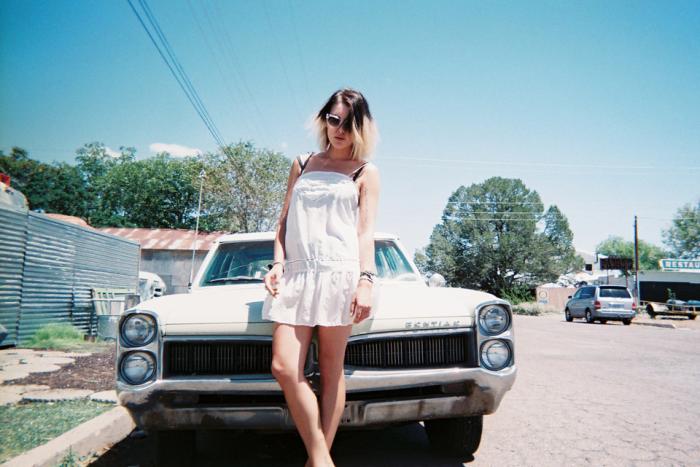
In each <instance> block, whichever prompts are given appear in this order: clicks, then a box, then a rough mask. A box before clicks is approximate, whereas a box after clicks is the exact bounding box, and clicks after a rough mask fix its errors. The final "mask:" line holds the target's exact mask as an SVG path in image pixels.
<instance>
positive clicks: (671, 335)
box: [93, 315, 700, 467]
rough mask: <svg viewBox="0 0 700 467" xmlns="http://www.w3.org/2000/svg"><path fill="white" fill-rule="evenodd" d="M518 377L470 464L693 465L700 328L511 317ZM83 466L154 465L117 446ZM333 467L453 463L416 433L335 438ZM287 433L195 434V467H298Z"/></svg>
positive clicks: (141, 447) (296, 448)
mask: <svg viewBox="0 0 700 467" xmlns="http://www.w3.org/2000/svg"><path fill="white" fill-rule="evenodd" d="M515 330H516V331H515V332H516V352H517V353H516V360H517V364H518V377H517V380H516V383H515V386H514V387H513V389H512V390H511V391H510V392H509V393H508V394H506V397H505V399H504V400H503V403H502V404H501V407H500V408H499V410H498V411H497V412H496V413H495V414H493V415H489V416H487V417H485V421H484V435H483V438H482V442H481V446H480V448H479V450H478V451H477V452H476V454H475V456H474V459H473V460H469V462H467V463H469V464H471V465H499V466H500V465H538V466H539V465H557V466H558V465H659V464H664V465H668V464H672V465H700V443H699V442H698V429H697V420H698V419H700V404H699V403H698V395H699V394H700V331H698V330H697V329H693V328H688V329H668V328H657V327H648V326H623V325H622V324H620V323H612V324H611V323H608V324H606V325H600V324H586V323H585V322H583V321H578V320H577V321H574V322H573V323H567V322H565V321H564V320H563V316H559V315H547V316H543V317H521V316H516V317H515ZM112 451H113V452H111V453H108V455H106V456H103V457H102V459H101V460H100V461H98V463H97V464H93V465H98V466H99V465H115V466H117V465H120V466H121V465H136V464H139V465H141V466H145V465H153V446H152V445H151V440H150V439H149V438H148V437H146V438H143V439H133V440H125V441H124V442H122V443H121V444H120V445H117V446H116V447H115V448H114V449H113V450H112ZM333 457H334V459H335V461H336V463H337V465H338V466H377V467H379V466H381V467H388V466H427V465H430V466H459V465H462V461H461V460H454V459H445V458H440V457H438V456H436V454H435V453H433V452H432V451H431V450H430V446H429V444H428V440H427V437H426V436H425V433H424V431H423V428H422V426H421V425H420V424H418V423H414V424H410V425H406V426H403V427H397V428H391V429H382V430H362V431H352V432H349V431H346V432H341V433H340V434H339V435H338V437H337V439H336V442H335V445H334V447H333ZM305 460H306V458H305V454H304V451H303V447H302V446H301V443H300V442H299V441H298V438H297V437H296V436H295V435H291V434H287V435H282V434H279V435H257V434H254V433H227V432H204V433H200V435H199V436H198V453H197V465H202V466H224V465H244V466H300V465H303V463H304V461H305Z"/></svg>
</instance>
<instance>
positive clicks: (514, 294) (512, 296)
mask: <svg viewBox="0 0 700 467" xmlns="http://www.w3.org/2000/svg"><path fill="white" fill-rule="evenodd" d="M500 297H501V298H502V299H503V300H508V302H509V303H510V304H511V305H517V304H518V303H523V302H530V301H532V300H533V299H534V298H535V296H534V295H533V293H532V291H531V290H530V289H529V288H528V287H524V286H517V287H513V288H511V289H508V290H503V291H501V294H500Z"/></svg>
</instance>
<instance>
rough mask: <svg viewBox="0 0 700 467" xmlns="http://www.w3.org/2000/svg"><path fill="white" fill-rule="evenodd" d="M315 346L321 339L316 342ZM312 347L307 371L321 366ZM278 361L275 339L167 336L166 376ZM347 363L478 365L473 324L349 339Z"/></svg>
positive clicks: (256, 371) (266, 369) (255, 367)
mask: <svg viewBox="0 0 700 467" xmlns="http://www.w3.org/2000/svg"><path fill="white" fill-rule="evenodd" d="M312 346H315V344H312ZM315 357H316V351H315V349H314V348H311V349H309V353H308V358H307V364H306V369H305V373H306V374H310V373H311V372H312V369H313V368H314V367H315V366H317V365H315V364H314V362H313V359H315ZM271 365H272V342H270V341H260V342H250V341H211V342H207V341H186V342H185V341H183V342H179V341H170V342H169V341H165V342H164V346H163V378H172V377H178V376H236V375H267V376H269V377H272V376H271V374H270V367H271ZM345 366H347V367H352V368H366V369H391V368H397V369H398V368H436V367H454V366H459V367H466V368H472V367H476V366H478V362H477V358H476V337H475V335H474V330H473V329H467V330H465V331H463V332H458V333H454V332H453V333H449V334H448V333H446V334H435V333H430V334H427V333H421V332H420V331H417V332H416V333H415V334H410V335H403V334H402V335H387V336H385V337H379V338H377V337H373V338H371V339H364V338H360V339H357V340H354V341H352V340H351V341H350V342H348V346H347V350H346V352H345Z"/></svg>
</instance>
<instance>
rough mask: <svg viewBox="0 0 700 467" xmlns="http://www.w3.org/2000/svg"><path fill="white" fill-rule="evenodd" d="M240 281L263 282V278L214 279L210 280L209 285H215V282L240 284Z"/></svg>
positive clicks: (236, 277)
mask: <svg viewBox="0 0 700 467" xmlns="http://www.w3.org/2000/svg"><path fill="white" fill-rule="evenodd" d="M240 281H255V282H262V281H263V279H262V277H253V276H231V277H217V278H214V279H209V280H208V281H207V284H213V283H214V282H240Z"/></svg>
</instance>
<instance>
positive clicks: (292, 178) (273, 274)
mask: <svg viewBox="0 0 700 467" xmlns="http://www.w3.org/2000/svg"><path fill="white" fill-rule="evenodd" d="M300 172H301V167H300V166H299V160H298V159H296V158H295V159H294V160H293V161H292V168H291V169H290V170H289V177H288V178H287V193H286V194H285V195H284V203H283V204H282V212H280V217H279V221H278V222H277V231H276V233H275V245H274V260H273V261H274V263H275V264H274V265H273V266H272V269H271V270H270V272H268V273H267V274H266V275H265V288H266V289H267V291H268V292H270V293H271V294H272V296H273V297H276V296H277V287H276V285H277V281H278V280H279V278H280V277H281V276H282V271H283V269H284V268H283V265H284V259H285V257H286V254H285V244H284V238H285V236H286V234H287V213H288V212H289V203H290V202H291V199H292V190H293V188H294V184H295V183H296V181H297V178H298V177H299V173H300Z"/></svg>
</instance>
